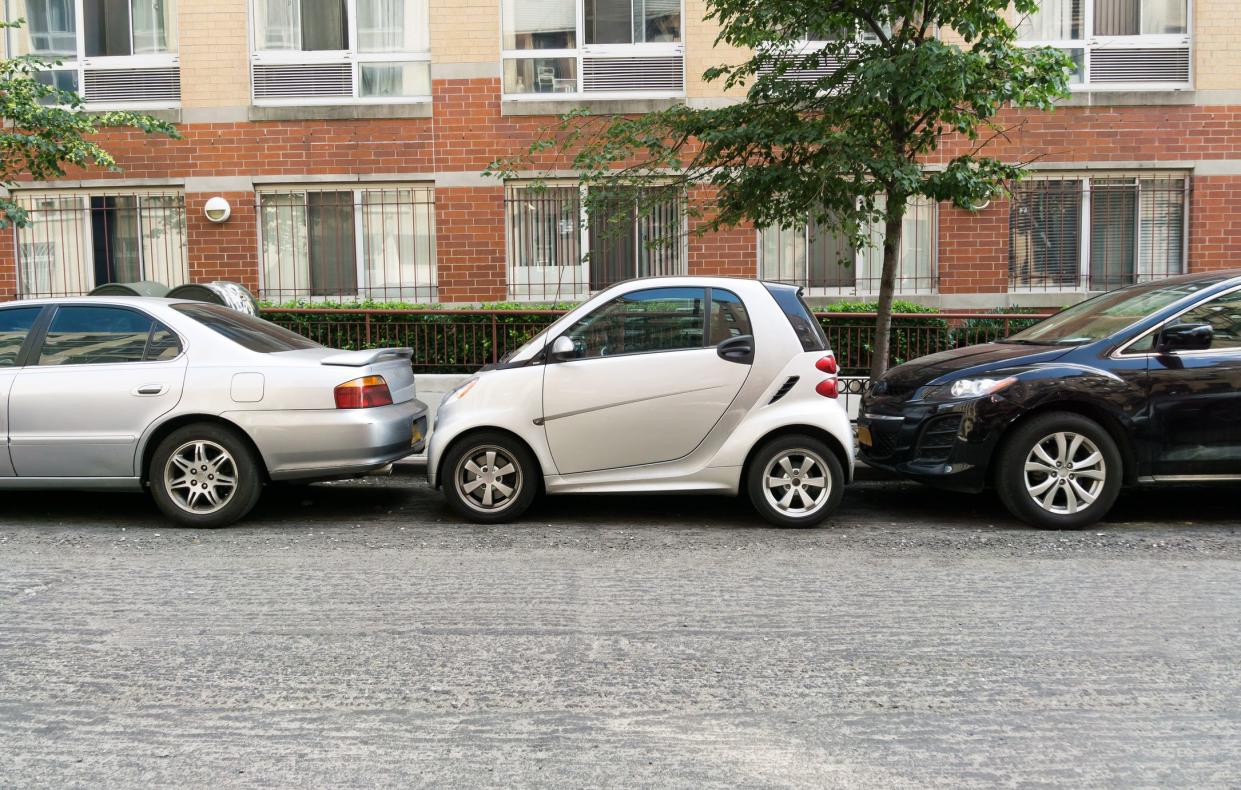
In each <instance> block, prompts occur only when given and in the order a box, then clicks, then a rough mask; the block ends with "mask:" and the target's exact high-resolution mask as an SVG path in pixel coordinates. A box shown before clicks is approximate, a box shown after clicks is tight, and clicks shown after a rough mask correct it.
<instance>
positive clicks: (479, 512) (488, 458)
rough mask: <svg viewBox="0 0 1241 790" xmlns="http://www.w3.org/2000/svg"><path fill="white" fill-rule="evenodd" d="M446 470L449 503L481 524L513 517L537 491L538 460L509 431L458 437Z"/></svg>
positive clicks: (527, 503)
mask: <svg viewBox="0 0 1241 790" xmlns="http://www.w3.org/2000/svg"><path fill="white" fill-rule="evenodd" d="M442 468H443V470H444V475H443V483H442V485H443V489H444V497H445V499H447V500H448V504H449V506H450V507H451V508H452V509H453V510H455V511H456V512H457V514H458V515H460V516H462V517H463V518H466V519H468V520H470V521H473V522H475V523H478V524H502V523H505V522H509V521H513V520H514V519H516V518H518V517H519V516H520V515H521V514H522V513H525V512H526V509H527V508H529V507H530V504H531V503H532V502H533V501H534V496H535V494H536V493H538V488H539V465H538V462H536V461H535V460H534V456H533V455H531V454H530V451H529V450H527V449H526V446H525V445H524V444H522V443H521V442H519V441H517V440H516V439H514V438H513V437H511V436H509V435H508V434H504V433H499V432H496V431H487V432H483V433H475V434H471V435H469V436H465V437H463V438H461V439H459V440H457V442H456V443H455V444H454V445H453V446H452V447H451V448H450V449H449V450H448V452H447V453H446V454H445V455H444V465H443V467H442Z"/></svg>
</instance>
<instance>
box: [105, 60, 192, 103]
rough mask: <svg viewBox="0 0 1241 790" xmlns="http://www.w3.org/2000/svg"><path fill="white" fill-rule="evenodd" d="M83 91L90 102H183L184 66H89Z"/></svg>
mask: <svg viewBox="0 0 1241 790" xmlns="http://www.w3.org/2000/svg"><path fill="white" fill-rule="evenodd" d="M82 87H83V94H84V96H85V98H86V103H87V104H129V103H132V102H179V101H181V69H179V68H178V67H176V66H170V67H167V68H146V69H89V68H88V69H87V70H86V74H85V82H84V85H83V86H82Z"/></svg>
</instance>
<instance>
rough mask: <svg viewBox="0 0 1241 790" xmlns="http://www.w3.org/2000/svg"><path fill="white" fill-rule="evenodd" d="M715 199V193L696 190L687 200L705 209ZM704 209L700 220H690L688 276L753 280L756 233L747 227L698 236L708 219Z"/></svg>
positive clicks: (756, 246)
mask: <svg viewBox="0 0 1241 790" xmlns="http://www.w3.org/2000/svg"><path fill="white" fill-rule="evenodd" d="M714 196H715V189H713V188H710V187H696V188H694V189H691V190H690V192H689V195H688V199H689V201H690V202H691V204H693V205H695V206H702V207H708V206H710V205H711V203H712V200H713V198H714ZM711 216H712V215H711V212H710V210H709V209H708V210H707V211H706V213H704V214H703V215H702V216H701V217H695V218H692V219H691V223H690V228H689V230H690V234H689V243H688V253H689V260H688V266H687V270H688V272H689V273H690V274H699V275H719V276H723V277H754V276H755V275H756V274H757V272H758V263H757V261H758V259H757V251H758V233H757V232H756V231H755V229H754V226H753V225H750V224H748V223H746V224H743V225H738V226H737V227H733V228H727V229H723V230H720V231H716V232H714V233H711V232H707V233H698V232H697V231H698V230H705V228H706V223H707V222H708V221H710V219H711Z"/></svg>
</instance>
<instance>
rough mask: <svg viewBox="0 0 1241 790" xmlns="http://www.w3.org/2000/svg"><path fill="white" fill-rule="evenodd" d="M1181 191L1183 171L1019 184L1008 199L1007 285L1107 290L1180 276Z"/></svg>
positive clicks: (1182, 252)
mask: <svg viewBox="0 0 1241 790" xmlns="http://www.w3.org/2000/svg"><path fill="white" fill-rule="evenodd" d="M1188 188H1189V181H1188V179H1187V178H1186V177H1184V176H1175V177H1173V176H1162V177H1158V178H1145V177H1122V176H1108V177H1096V178H1062V179H1046V180H1043V179H1039V180H1031V181H1026V182H1023V183H1022V184H1020V185H1018V186H1017V187H1016V188H1015V189H1014V191H1013V196H1012V202H1011V204H1010V217H1009V230H1008V235H1009V249H1008V277H1009V288H1011V289H1013V290H1055V289H1065V290H1086V291H1109V290H1111V289H1113V288H1120V287H1122V286H1126V285H1132V284H1134V283H1138V282H1147V281H1150V280H1157V279H1160V278H1163V277H1170V276H1172V275H1176V274H1181V273H1183V272H1184V271H1185V227H1186V211H1185V207H1186V205H1187V204H1188V199H1187V195H1188Z"/></svg>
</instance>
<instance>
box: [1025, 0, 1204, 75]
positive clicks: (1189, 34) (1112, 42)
mask: <svg viewBox="0 0 1241 790" xmlns="http://www.w3.org/2000/svg"><path fill="white" fill-rule="evenodd" d="M1056 1H1057V0H1053V2H1056ZM1059 1H1060V2H1069V1H1070V0H1059ZM1081 2H1082V35H1083V38H1080V39H1045V40H1025V39H1020V40H1018V41H1017V45H1018V46H1021V47H1055V48H1056V49H1060V50H1073V49H1079V50H1081V51H1082V70H1081V81H1080V82H1074V83H1070V85H1069V90H1070V91H1072V92H1075V93H1076V92H1090V91H1184V90H1192V89H1193V86H1194V47H1193V32H1194V0H1185V32H1184V33H1174V34H1161V35H1156V34H1139V35H1136V36H1096V35H1094V0H1081ZM1139 13H1141V12H1140V11H1139ZM1016 21H1017V22H1020V19H1018V20H1016ZM1181 47H1183V48H1185V49H1186V50H1188V52H1187V57H1188V58H1189V79H1188V80H1186V81H1185V82H1162V81H1160V82H1147V81H1140V80H1139V81H1134V82H1091V81H1090V70H1091V53H1092V52H1094V51H1098V50H1103V49H1111V50H1116V49H1176V48H1181Z"/></svg>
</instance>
